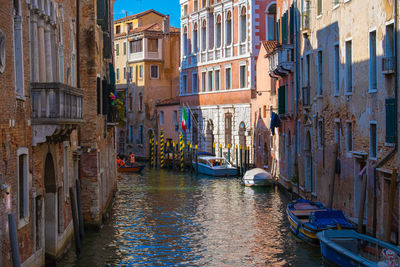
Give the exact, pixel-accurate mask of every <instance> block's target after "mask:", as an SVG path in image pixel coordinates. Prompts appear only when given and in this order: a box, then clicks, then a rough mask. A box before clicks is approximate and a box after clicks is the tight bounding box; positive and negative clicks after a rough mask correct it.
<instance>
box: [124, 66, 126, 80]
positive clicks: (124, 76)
mask: <svg viewBox="0 0 400 267" xmlns="http://www.w3.org/2000/svg"><path fill="white" fill-rule="evenodd" d="M124 79H126V67H124Z"/></svg>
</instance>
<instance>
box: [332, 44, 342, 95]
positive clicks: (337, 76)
mask: <svg viewBox="0 0 400 267" xmlns="http://www.w3.org/2000/svg"><path fill="white" fill-rule="evenodd" d="M336 46H337V47H338V53H339V55H338V58H336V54H335V48H336ZM333 57H334V58H333V96H336V97H338V96H340V94H341V90H340V84H341V82H340V79H341V77H340V73H341V71H340V63H341V53H340V42H339V41H337V42H334V43H333ZM336 60H337V64H338V69H337V71H336ZM336 79H337V80H338V84H337V88H336Z"/></svg>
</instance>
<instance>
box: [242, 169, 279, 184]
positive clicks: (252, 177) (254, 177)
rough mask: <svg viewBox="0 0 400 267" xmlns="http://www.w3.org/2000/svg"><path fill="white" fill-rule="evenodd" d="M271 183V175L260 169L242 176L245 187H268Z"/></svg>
mask: <svg viewBox="0 0 400 267" xmlns="http://www.w3.org/2000/svg"><path fill="white" fill-rule="evenodd" d="M273 183H274V181H273V179H272V176H271V174H270V173H268V172H266V171H265V170H263V169H260V168H254V169H251V170H249V171H247V172H246V173H245V174H244V176H243V184H244V185H245V186H269V185H272V184H273Z"/></svg>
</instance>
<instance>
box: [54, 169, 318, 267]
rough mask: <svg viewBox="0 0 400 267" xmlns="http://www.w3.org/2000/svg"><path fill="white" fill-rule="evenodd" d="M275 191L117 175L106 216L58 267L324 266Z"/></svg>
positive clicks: (167, 175) (174, 176)
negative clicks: (291, 221) (297, 232)
mask: <svg viewBox="0 0 400 267" xmlns="http://www.w3.org/2000/svg"><path fill="white" fill-rule="evenodd" d="M289 201H290V199H288V197H287V196H286V195H285V194H284V193H282V192H280V191H279V190H278V188H257V189H253V188H247V187H244V186H242V185H240V180H239V179H237V178H210V177H202V176H199V177H196V176H195V175H190V174H180V173H176V172H169V171H164V170H161V171H155V170H145V171H144V172H143V174H131V175H125V176H122V178H121V179H120V180H119V182H118V192H117V195H116V199H115V204H114V207H113V211H112V215H111V219H110V220H109V221H108V222H107V223H106V224H105V225H104V227H103V229H102V230H101V231H100V232H91V233H86V235H85V239H84V242H83V251H82V253H81V256H80V258H79V259H77V258H76V256H75V253H74V249H71V251H70V252H69V253H68V254H67V255H66V257H65V258H64V259H63V260H62V262H60V263H59V264H57V266H143V265H145V266H321V264H322V259H321V256H320V252H319V248H314V247H311V246H309V245H307V244H305V243H303V242H302V241H300V240H298V239H297V238H295V237H294V236H293V235H292V233H291V232H290V230H289V225H288V221H287V218H286V213H285V208H286V205H287V203H288V202H289Z"/></svg>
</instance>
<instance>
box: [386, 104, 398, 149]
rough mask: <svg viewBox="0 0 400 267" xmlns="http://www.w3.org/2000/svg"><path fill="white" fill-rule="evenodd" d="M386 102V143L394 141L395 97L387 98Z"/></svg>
mask: <svg viewBox="0 0 400 267" xmlns="http://www.w3.org/2000/svg"><path fill="white" fill-rule="evenodd" d="M385 104H386V143H395V142H396V106H395V105H396V99H394V98H389V99H386V101H385Z"/></svg>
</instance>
